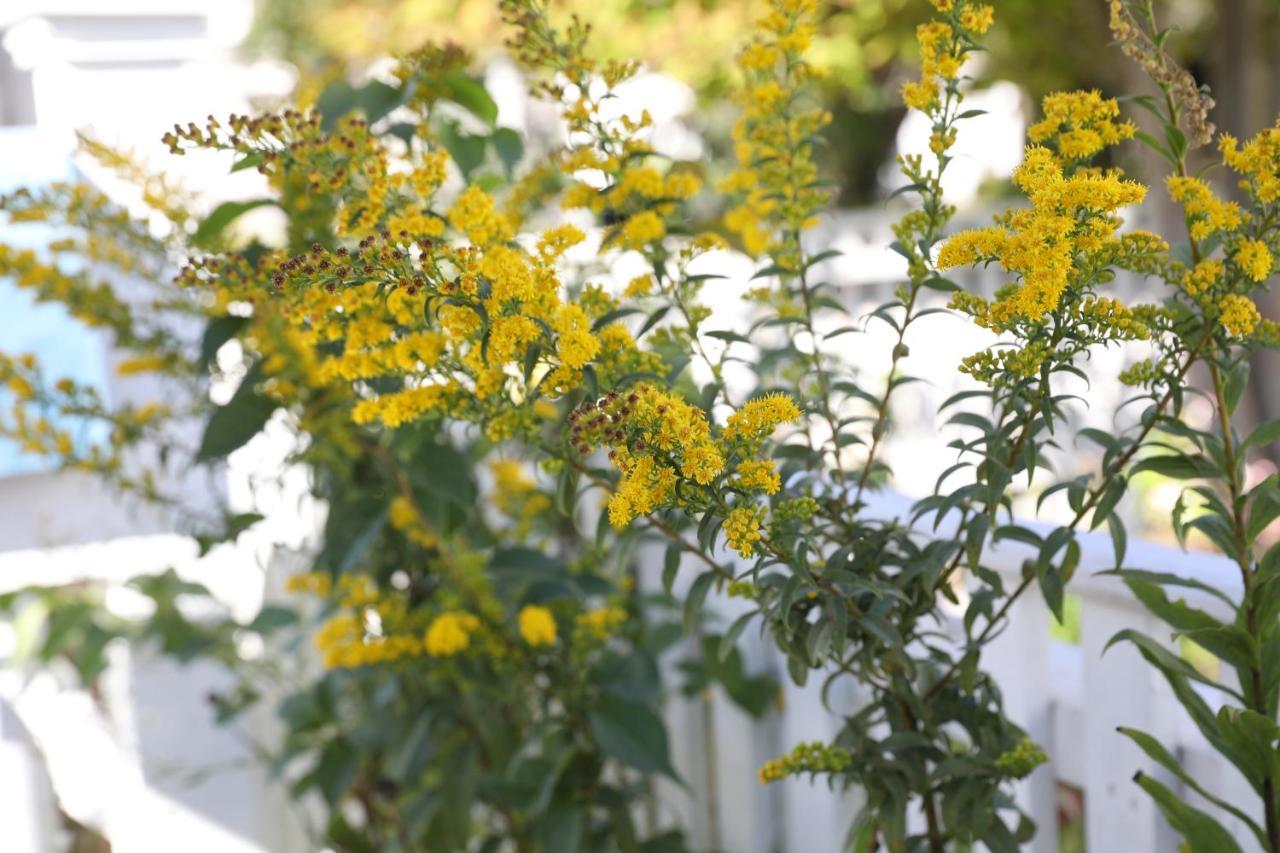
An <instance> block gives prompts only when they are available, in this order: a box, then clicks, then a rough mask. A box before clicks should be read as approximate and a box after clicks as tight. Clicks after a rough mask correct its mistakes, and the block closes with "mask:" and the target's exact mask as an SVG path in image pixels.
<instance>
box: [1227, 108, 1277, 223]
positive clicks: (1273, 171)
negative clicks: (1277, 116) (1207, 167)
mask: <svg viewBox="0 0 1280 853" xmlns="http://www.w3.org/2000/svg"><path fill="white" fill-rule="evenodd" d="M1218 148H1219V150H1220V151H1221V152H1222V159H1223V161H1224V162H1225V163H1226V164H1227V165H1228V166H1230V167H1231V168H1232V169H1234V170H1235V171H1236V172H1238V173H1239V174H1240V175H1241V176H1242V177H1241V180H1240V188H1241V189H1243V190H1244V191H1245V192H1247V193H1248V194H1249V195H1250V196H1251V197H1253V198H1254V199H1256V200H1257V201H1259V202H1260V203H1262V204H1271V203H1272V202H1274V201H1276V200H1277V199H1280V123H1277V125H1276V126H1275V127H1269V128H1267V129H1266V130H1264V131H1262V132H1261V133H1259V134H1258V135H1257V136H1255V137H1254V138H1253V139H1250V140H1249V141H1248V142H1246V143H1245V144H1244V147H1243V148H1242V147H1240V143H1239V142H1238V141H1236V139H1235V137H1233V136H1231V135H1230V134H1227V133H1224V134H1222V136H1221V138H1219V140H1218Z"/></svg>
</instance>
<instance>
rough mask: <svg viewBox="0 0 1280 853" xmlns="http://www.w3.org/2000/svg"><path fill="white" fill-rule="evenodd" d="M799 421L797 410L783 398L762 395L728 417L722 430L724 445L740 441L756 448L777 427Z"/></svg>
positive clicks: (786, 398)
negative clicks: (727, 442)
mask: <svg viewBox="0 0 1280 853" xmlns="http://www.w3.org/2000/svg"><path fill="white" fill-rule="evenodd" d="M799 417H800V409H799V408H797V407H796V404H795V401H793V400H792V399H791V398H790V397H788V396H787V395H786V394H766V395H765V396H763V397H757V398H755V399H754V400H750V401H748V402H747V403H746V404H745V405H744V406H742V408H740V409H738V410H737V411H736V412H734V413H733V414H731V415H729V419H728V421H726V423H725V427H724V438H725V440H726V441H740V442H742V443H744V444H745V445H747V446H750V447H758V446H759V444H760V442H762V441H764V440H765V439H766V438H768V437H769V436H770V435H772V434H773V431H774V430H775V429H776V428H777V427H778V426H779V425H781V424H785V423H788V422H790V421H794V420H795V419H797V418H799Z"/></svg>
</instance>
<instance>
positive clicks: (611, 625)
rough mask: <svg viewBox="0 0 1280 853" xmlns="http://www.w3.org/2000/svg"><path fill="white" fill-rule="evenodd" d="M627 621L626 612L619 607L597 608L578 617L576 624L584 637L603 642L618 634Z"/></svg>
mask: <svg viewBox="0 0 1280 853" xmlns="http://www.w3.org/2000/svg"><path fill="white" fill-rule="evenodd" d="M626 621H627V611H625V610H623V609H622V608H620V607H597V608H595V609H593V610H588V611H586V612H585V613H581V614H579V615H578V619H577V624H578V627H579V628H580V629H581V631H582V632H583V633H585V634H586V636H588V637H590V638H592V639H594V640H605V639H608V638H609V637H611V636H613V635H614V634H616V633H617V632H618V629H619V628H621V627H622V625H623V623H624V622H626Z"/></svg>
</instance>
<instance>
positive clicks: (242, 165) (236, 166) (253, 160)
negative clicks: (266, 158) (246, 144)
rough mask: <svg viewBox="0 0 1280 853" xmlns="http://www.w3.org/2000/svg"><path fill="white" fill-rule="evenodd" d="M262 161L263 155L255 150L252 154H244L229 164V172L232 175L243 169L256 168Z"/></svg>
mask: <svg viewBox="0 0 1280 853" xmlns="http://www.w3.org/2000/svg"><path fill="white" fill-rule="evenodd" d="M262 161H263V157H262V154H260V153H259V152H256V151H255V152H254V153H252V154H246V155H244V156H243V157H241V158H240V159H239V160H237V161H236V162H235V163H233V164H231V174H233V175H234V174H235V173H236V172H240V171H243V170H244V169H254V168H257V167H258V166H261V165H262Z"/></svg>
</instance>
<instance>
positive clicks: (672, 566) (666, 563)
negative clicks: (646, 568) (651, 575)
mask: <svg viewBox="0 0 1280 853" xmlns="http://www.w3.org/2000/svg"><path fill="white" fill-rule="evenodd" d="M681 550H682V549H681V547H680V543H679V542H671V543H669V544H668V545H667V550H666V552H665V553H664V554H663V555H662V589H663V591H664V592H665V593H666V594H667V595H670V594H671V586H672V584H674V583H675V580H676V572H678V571H679V570H680V551H681Z"/></svg>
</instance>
